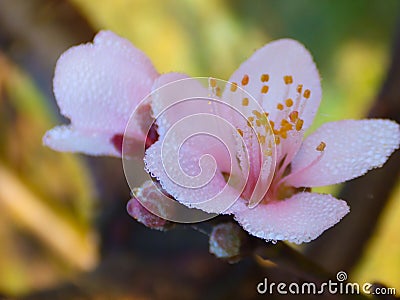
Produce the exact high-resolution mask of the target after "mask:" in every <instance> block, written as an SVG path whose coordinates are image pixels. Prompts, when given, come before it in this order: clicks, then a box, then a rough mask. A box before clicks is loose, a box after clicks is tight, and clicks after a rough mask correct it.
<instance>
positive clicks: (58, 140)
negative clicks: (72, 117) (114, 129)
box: [43, 125, 120, 156]
mask: <svg viewBox="0 0 400 300" xmlns="http://www.w3.org/2000/svg"><path fill="white" fill-rule="evenodd" d="M43 143H44V144H45V145H47V146H49V147H50V148H52V149H53V150H57V151H63V152H82V153H88V154H90V155H110V156H120V152H119V151H118V149H117V148H116V147H115V146H114V145H113V143H112V142H111V140H110V136H109V135H106V134H98V133H95V132H84V131H82V130H74V129H73V128H71V127H70V126H65V125H63V126H57V127H54V128H53V129H51V130H49V131H47V132H46V134H45V136H44V137H43Z"/></svg>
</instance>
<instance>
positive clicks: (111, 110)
mask: <svg viewBox="0 0 400 300" xmlns="http://www.w3.org/2000/svg"><path fill="white" fill-rule="evenodd" d="M157 76H158V74H157V72H156V70H155V69H154V67H153V66H152V64H151V62H150V60H149V59H148V58H147V57H146V56H145V54H144V53H143V52H141V51H140V50H138V49H137V48H135V47H134V46H133V45H132V44H131V43H130V42H129V41H128V40H126V39H124V38H121V37H118V36H117V35H115V34H114V33H112V32H110V31H101V32H99V33H98V34H97V35H96V37H95V39H94V42H93V44H90V43H89V44H85V45H80V46H75V47H73V48H71V49H69V50H68V51H66V52H65V53H64V54H63V55H62V56H61V57H60V59H59V60H58V62H57V66H56V70H55V76H54V93H55V96H56V99H57V103H58V105H59V107H60V110H61V113H62V114H63V115H64V116H66V117H67V118H69V119H70V120H71V127H70V129H71V130H73V131H76V132H74V133H71V136H74V135H81V136H84V135H88V140H90V139H92V137H93V136H104V137H108V138H105V139H104V141H103V143H104V144H109V141H110V139H111V138H112V136H113V135H115V134H123V132H124V129H125V126H126V124H127V122H128V119H129V116H130V115H131V113H132V112H133V110H134V109H135V107H136V106H137V105H138V104H139V102H140V101H141V100H142V99H143V98H144V97H145V96H146V95H147V94H148V93H149V92H150V91H151V86H152V84H153V82H154V80H155V78H156V77H157ZM53 138H54V139H53ZM81 142H82V143H85V140H84V139H82V140H81ZM45 143H46V144H47V145H48V146H50V147H52V148H54V149H58V150H63V151H82V149H84V152H85V153H87V154H94V153H96V154H106V155H108V154H110V152H109V151H106V152H102V151H99V149H95V148H92V147H91V144H90V142H89V143H88V145H77V143H76V142H75V141H73V140H71V141H70V143H71V145H69V146H68V145H67V144H68V142H67V140H66V139H65V137H64V138H63V139H61V140H59V139H58V136H57V135H54V134H53V135H51V134H50V135H49V136H48V137H47V138H46V139H45ZM101 148H104V149H108V148H109V145H103V147H101ZM64 149H65V150H64Z"/></svg>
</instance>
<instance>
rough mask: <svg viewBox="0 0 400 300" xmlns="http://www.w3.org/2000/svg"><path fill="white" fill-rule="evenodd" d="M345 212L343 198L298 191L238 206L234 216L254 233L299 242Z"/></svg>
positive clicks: (312, 235)
mask: <svg viewBox="0 0 400 300" xmlns="http://www.w3.org/2000/svg"><path fill="white" fill-rule="evenodd" d="M348 212H349V207H348V206H347V204H346V202H345V201H343V200H338V199H335V198H334V197H332V196H331V195H322V194H315V193H299V194H295V195H294V196H292V197H291V198H289V199H285V200H282V201H276V202H272V203H268V204H260V205H258V206H257V207H255V208H253V209H243V208H242V209H239V210H238V211H237V212H236V213H235V219H236V220H237V221H238V222H239V224H241V225H242V226H243V228H244V229H245V230H246V231H248V232H249V233H250V234H252V235H254V236H256V237H259V238H263V239H266V240H284V241H289V242H293V243H296V244H300V243H303V242H309V241H311V240H313V239H315V238H317V237H318V236H319V235H320V234H322V232H324V231H325V230H326V229H328V228H330V227H332V226H333V225H335V224H336V223H337V222H339V221H340V219H342V218H343V217H344V216H345V215H346V214H347V213H348Z"/></svg>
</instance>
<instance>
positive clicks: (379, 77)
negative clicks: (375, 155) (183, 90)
mask: <svg viewBox="0 0 400 300" xmlns="http://www.w3.org/2000/svg"><path fill="white" fill-rule="evenodd" d="M29 1H30V0H28V1H25V2H29ZM61 2H64V3H65V2H67V1H59V2H58V1H36V0H35V1H31V2H30V3H31V4H32V3H34V4H35V5H36V6H37V7H36V8H37V9H36V10H35V9H34V10H33V11H34V13H33V15H34V18H33V20H34V21H35V22H38V23H39V24H42V23H41V22H44V23H45V22H47V21H48V20H47V19H51V20H52V22H56V23H57V22H58V20H57V18H59V16H61V17H62V15H63V10H54V11H53V10H52V8H53V7H54V6H59V5H60V3H61ZM10 3H12V2H10V1H6V0H0V5H2V6H4V7H6V6H7V5H9V6H10V5H14V6H15V5H17V6H18V5H26V4H23V3H24V1H15V2H14V4H10ZM18 3H19V4H18ZM67 5H69V6H70V8H69V10H71V9H72V10H73V11H74V12H75V13H76V14H78V15H79V18H81V19H83V20H84V21H86V22H87V23H88V26H89V27H90V28H92V30H93V31H94V32H97V31H98V30H100V29H110V30H112V31H114V32H116V33H117V34H119V35H121V36H124V37H126V38H128V39H129V40H130V41H132V43H133V44H134V45H135V46H137V47H138V48H140V49H141V50H143V51H144V52H145V53H146V54H147V55H148V56H149V57H150V58H151V60H152V61H153V62H154V64H155V66H156V68H157V69H158V71H159V72H161V73H163V72H169V71H179V72H185V73H187V74H189V75H191V76H213V77H217V78H221V79H226V80H227V79H228V78H229V76H230V74H231V73H232V72H233V71H234V70H235V69H236V68H237V67H238V66H239V65H240V63H242V62H243V61H244V60H245V59H247V58H248V57H249V56H250V55H251V54H252V53H253V51H254V50H256V49H258V48H259V47H261V46H263V45H264V44H266V43H268V42H269V41H271V40H273V39H278V38H283V37H290V38H294V39H297V40H299V41H300V42H302V43H303V44H304V45H305V46H306V47H307V48H308V49H309V50H310V52H311V53H312V55H313V56H314V59H315V61H316V63H317V66H318V68H319V71H320V74H321V77H322V85H323V101H322V105H321V107H320V110H319V114H318V117H317V119H316V122H315V124H314V126H313V128H312V129H311V130H313V129H315V128H316V127H318V126H319V125H320V124H322V123H324V122H328V121H332V120H340V119H348V118H361V117H363V116H365V115H366V113H367V112H368V110H369V109H370V107H371V104H372V101H373V100H374V98H375V97H376V95H377V93H378V91H379V89H380V87H381V85H382V83H383V80H384V79H385V76H386V72H387V69H388V66H389V63H390V54H391V46H392V43H393V41H392V40H393V37H394V33H395V28H396V22H397V18H398V16H399V12H400V2H399V1H397V0H386V1H379V0H353V1H347V0H339V1H316V0H298V1H294V0H292V1H289V0H286V1H278V0H270V1H261V0H259V1H228V0H216V1H204V0H187V1H178V0H176V1H153V0H150V1H145V0H71V1H70V2H69V3H68V4H67ZM17 8H18V7H17ZM11 11H13V10H11ZM14 11H18V9H16V10H14ZM55 12H57V14H58V15H56V16H55V15H53V13H55ZM11 17H12V16H11ZM2 18H5V16H4V15H3V16H2ZM3 21H4V20H3ZM19 22H22V21H19V19H18V18H15V20H14V22H11V23H10V22H9V21H7V20H6V21H4V22H3V24H2V25H4V24H8V25H7V26H15V28H18V26H19ZM10 24H12V25H10ZM4 26H5V25H4ZM24 26H26V25H24ZM39 28H41V27H40V26H39ZM11 29H13V28H11ZM51 29H52V28H50V29H49V31H51ZM19 30H22V31H24V29H19ZM26 30H28V28H27V29H26ZM79 30H80V28H79V27H78V28H76V27H71V32H72V31H78V32H79ZM49 31H46V30H43V31H40V30H39V32H36V33H35V34H37V36H39V37H40V36H41V35H46V34H48V32H49ZM10 32H11V33H13V32H14V31H13V30H9V31H8V33H9V34H10ZM0 33H1V30H0ZM58 38H59V39H61V40H62V39H63V37H62V36H58ZM38 41H39V42H40V41H41V39H40V38H38ZM51 41H52V40H51V39H48V40H47V42H48V44H46V45H43V42H42V44H40V45H38V47H39V48H40V46H42V47H44V48H48V47H49V48H51V47H52V45H51ZM89 41H90V39H86V40H80V41H78V43H79V42H89ZM0 42H1V44H2V45H4V44H6V42H7V41H6V42H4V39H3V40H2V39H1V36H0ZM15 43H16V44H15ZM54 43H55V42H54ZM33 44H35V43H33ZM12 46H13V47H14V48H13V47H8V48H7V51H3V50H1V49H0V109H1V110H0V245H2V246H1V247H0V292H1V291H2V292H4V293H7V294H21V293H28V292H30V291H32V290H38V289H44V288H48V287H51V286H53V285H54V284H56V283H57V282H60V281H62V280H65V279H71V278H74V276H75V275H76V274H77V272H78V271H82V270H90V269H92V268H94V267H95V266H96V263H97V262H98V261H99V250H98V249H99V248H98V237H99V233H98V227H97V226H95V223H94V217H95V215H96V213H101V212H99V209H101V205H100V208H96V207H97V206H99V205H98V201H102V200H104V197H105V196H104V195H101V188H99V187H98V186H97V185H96V184H95V183H94V182H93V180H92V177H93V173H94V172H95V170H93V168H92V167H91V163H90V162H88V161H87V160H84V159H83V158H82V157H81V156H78V155H71V154H64V153H55V152H52V151H51V150H49V149H47V148H44V147H43V146H42V145H41V137H42V135H43V134H44V132H45V131H46V130H47V129H50V128H51V127H52V126H54V125H55V124H59V123H60V122H62V121H60V118H59V115H57V114H58V111H57V109H56V106H55V104H54V99H53V98H52V96H51V94H50V93H49V92H48V86H50V84H51V82H50V81H49V80H48V79H46V78H47V77H46V76H45V77H44V79H43V78H35V74H37V73H35V72H34V71H32V69H33V70H34V68H31V67H30V63H29V61H28V62H26V61H23V63H21V61H17V62H15V61H14V60H13V55H12V54H13V53H14V52H15V51H18V49H19V48H18V41H17V42H14V44H13V45H12ZM60 48H62V46H61V47H59V48H56V49H57V51H58V52H57V51H55V50H53V54H54V55H56V56H59V55H60V54H61V53H62V51H64V50H66V49H67V48H68V47H64V48H63V49H60ZM10 49H11V50H10ZM60 50H61V51H60ZM10 53H11V54H10ZM28 53H29V49H28ZM28 57H29V55H28ZM49 64H50V68H49V70H51V69H52V68H53V67H54V61H51V62H49ZM25 68H26V69H25ZM49 72H50V73H49ZM49 72H48V74H47V76H48V78H50V77H51V75H52V74H51V71H49ZM99 191H100V192H99ZM319 191H335V190H334V189H332V188H328V189H319ZM127 200H129V194H126V199H120V204H119V205H121V207H124V205H125V201H127ZM399 200H400V186H399V187H398V188H397V190H396V191H395V192H394V193H393V195H392V199H391V200H390V202H389V204H388V205H387V207H386V208H385V213H384V215H383V216H382V217H381V219H380V220H381V221H380V223H379V227H378V228H377V230H376V232H375V234H374V236H372V237H371V240H370V242H369V246H368V249H367V251H366V253H365V254H364V255H363V257H362V260H361V263H360V264H359V265H358V267H357V268H356V270H355V271H354V272H353V274H351V279H352V280H356V281H359V282H361V283H362V282H367V281H368V282H372V281H380V282H383V283H385V284H387V285H389V286H393V287H396V288H397V289H398V290H400V281H399V278H400V235H399V234H398V231H399V229H400V221H399V220H400V201H399ZM167 234H168V233H167ZM35 274H41V275H40V276H37V275H35Z"/></svg>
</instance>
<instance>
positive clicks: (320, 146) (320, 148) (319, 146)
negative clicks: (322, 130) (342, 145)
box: [315, 142, 326, 152]
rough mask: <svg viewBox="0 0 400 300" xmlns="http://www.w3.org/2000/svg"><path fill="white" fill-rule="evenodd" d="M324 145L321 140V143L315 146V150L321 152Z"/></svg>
mask: <svg viewBox="0 0 400 300" xmlns="http://www.w3.org/2000/svg"><path fill="white" fill-rule="evenodd" d="M325 147H326V144H325V143H324V142H321V143H319V145H318V146H317V148H315V150H317V151H320V152H322V151H324V150H325Z"/></svg>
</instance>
